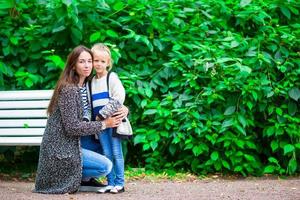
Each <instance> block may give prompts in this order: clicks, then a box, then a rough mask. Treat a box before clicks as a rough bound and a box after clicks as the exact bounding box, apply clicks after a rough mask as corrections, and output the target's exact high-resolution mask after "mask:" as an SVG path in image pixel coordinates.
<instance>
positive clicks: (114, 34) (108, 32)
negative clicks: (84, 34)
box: [106, 30, 119, 38]
mask: <svg viewBox="0 0 300 200" xmlns="http://www.w3.org/2000/svg"><path fill="white" fill-rule="evenodd" d="M106 34H107V35H108V36H110V37H112V38H117V37H119V36H118V34H117V33H116V32H115V31H113V30H107V31H106Z"/></svg>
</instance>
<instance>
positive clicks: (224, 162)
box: [222, 160, 230, 170]
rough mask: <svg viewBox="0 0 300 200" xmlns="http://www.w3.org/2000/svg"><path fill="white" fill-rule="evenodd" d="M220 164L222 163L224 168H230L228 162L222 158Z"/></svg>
mask: <svg viewBox="0 0 300 200" xmlns="http://www.w3.org/2000/svg"><path fill="white" fill-rule="evenodd" d="M222 165H223V166H224V167H225V168H227V169H229V170H230V165H229V163H228V162H227V161H226V160H222Z"/></svg>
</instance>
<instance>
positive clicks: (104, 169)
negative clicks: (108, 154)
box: [100, 158, 113, 176]
mask: <svg viewBox="0 0 300 200" xmlns="http://www.w3.org/2000/svg"><path fill="white" fill-rule="evenodd" d="M102 164H103V166H101V169H100V171H102V172H103V174H104V175H103V176H106V175H107V174H109V173H110V171H111V170H112V167H113V164H112V162H111V161H110V160H109V159H108V158H106V159H105V162H103V163H102Z"/></svg>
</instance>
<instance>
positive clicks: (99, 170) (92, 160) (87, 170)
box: [82, 148, 112, 180]
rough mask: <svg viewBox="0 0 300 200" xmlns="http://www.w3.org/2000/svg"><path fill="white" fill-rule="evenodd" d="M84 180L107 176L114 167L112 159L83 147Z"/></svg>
mask: <svg viewBox="0 0 300 200" xmlns="http://www.w3.org/2000/svg"><path fill="white" fill-rule="evenodd" d="M82 162H83V166H82V180H88V179H89V178H99V177H100V176H106V175H107V174H108V173H109V172H110V171H111V169H112V163H111V161H110V160H109V159H108V158H106V157H105V156H103V155H101V154H99V153H96V152H94V151H91V150H87V149H84V148H82Z"/></svg>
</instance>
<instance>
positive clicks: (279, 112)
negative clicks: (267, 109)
mask: <svg viewBox="0 0 300 200" xmlns="http://www.w3.org/2000/svg"><path fill="white" fill-rule="evenodd" d="M276 113H277V114H278V115H279V116H282V113H283V111H282V109H281V108H276Z"/></svg>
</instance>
